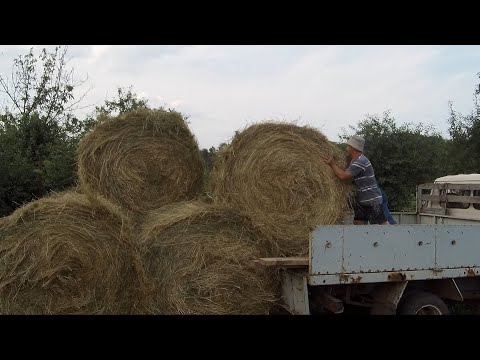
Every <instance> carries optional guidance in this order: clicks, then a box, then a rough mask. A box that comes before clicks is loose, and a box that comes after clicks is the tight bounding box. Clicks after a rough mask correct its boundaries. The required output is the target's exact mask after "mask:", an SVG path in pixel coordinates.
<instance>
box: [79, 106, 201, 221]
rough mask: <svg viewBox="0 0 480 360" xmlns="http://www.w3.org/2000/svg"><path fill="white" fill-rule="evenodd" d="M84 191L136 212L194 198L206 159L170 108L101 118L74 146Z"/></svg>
mask: <svg viewBox="0 0 480 360" xmlns="http://www.w3.org/2000/svg"><path fill="white" fill-rule="evenodd" d="M78 162H79V179H80V182H81V184H82V186H83V187H85V188H86V191H90V192H94V193H98V194H101V195H103V196H105V197H106V198H107V199H109V200H112V201H114V202H116V203H118V204H120V205H121V206H122V207H124V208H125V209H127V210H128V211H133V212H134V213H135V214H138V213H142V212H145V211H148V210H152V209H156V208H159V207H161V206H163V205H166V204H169V203H171V202H176V201H181V200H190V199H193V198H194V197H195V196H196V195H197V194H198V193H200V192H201V190H202V184H203V173H204V163H203V159H202V157H201V155H200V151H199V148H198V144H197V140H196V139H195V137H194V135H193V134H192V133H191V132H190V130H189V128H188V126H187V124H186V122H185V121H184V119H183V117H182V116H181V115H180V114H179V113H177V112H174V111H165V110H150V109H139V110H136V111H131V112H128V113H125V114H122V115H120V116H118V117H115V118H110V117H105V118H103V119H101V121H100V122H99V124H98V125H97V126H96V127H95V128H94V129H93V130H92V131H91V132H90V133H89V134H87V135H86V136H85V137H84V138H83V139H82V141H81V142H80V144H79V147H78Z"/></svg>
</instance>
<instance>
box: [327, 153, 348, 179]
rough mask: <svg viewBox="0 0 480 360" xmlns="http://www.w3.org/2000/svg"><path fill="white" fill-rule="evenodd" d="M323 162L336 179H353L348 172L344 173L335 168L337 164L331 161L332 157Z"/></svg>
mask: <svg viewBox="0 0 480 360" xmlns="http://www.w3.org/2000/svg"><path fill="white" fill-rule="evenodd" d="M324 161H325V163H326V164H328V165H330V167H331V168H332V170H333V172H334V173H335V175H337V177H338V178H339V179H340V180H348V179H351V178H352V177H353V175H352V174H351V173H349V172H348V171H344V170H342V169H340V168H339V167H338V166H337V164H335V161H333V157H331V158H329V159H327V160H324Z"/></svg>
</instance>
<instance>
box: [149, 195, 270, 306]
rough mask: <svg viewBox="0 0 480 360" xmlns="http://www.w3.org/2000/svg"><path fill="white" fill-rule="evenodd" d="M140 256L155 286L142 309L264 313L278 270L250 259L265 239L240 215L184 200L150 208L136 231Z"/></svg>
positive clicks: (257, 254) (262, 250)
mask: <svg viewBox="0 0 480 360" xmlns="http://www.w3.org/2000/svg"><path fill="white" fill-rule="evenodd" d="M141 244H142V245H143V248H144V253H143V256H142V257H143V261H144V264H145V267H146V274H147V276H149V277H151V281H152V282H153V283H154V286H155V288H156V291H155V292H154V293H152V297H151V300H150V305H149V306H148V307H147V309H146V311H145V312H146V313H153V314H166V315H171V314H203V315H222V314H266V313H268V312H269V310H270V309H271V308H272V307H274V306H275V301H276V300H277V297H278V296H277V291H278V289H279V287H278V280H277V275H276V274H275V273H273V272H271V271H268V270H267V269H264V268H262V267H261V266H258V265H255V264H254V263H253V260H255V259H257V258H259V257H262V256H266V255H268V249H267V248H266V244H262V240H261V237H259V234H258V233H257V232H256V231H255V229H254V227H253V226H252V224H251V223H250V221H249V220H248V219H247V218H245V217H244V216H242V215H240V214H237V213H234V212H233V211H230V210H225V209H223V208H220V207H218V206H214V205H211V204H206V203H200V202H184V203H176V204H171V205H168V206H165V207H164V208H162V209H158V210H155V211H152V212H151V213H150V214H148V215H147V217H146V218H145V222H144V223H143V227H142V231H141Z"/></svg>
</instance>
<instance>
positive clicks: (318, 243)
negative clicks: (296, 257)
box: [310, 226, 344, 274]
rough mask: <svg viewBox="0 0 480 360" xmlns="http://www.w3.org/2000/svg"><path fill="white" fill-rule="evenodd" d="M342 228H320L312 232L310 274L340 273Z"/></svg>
mask: <svg viewBox="0 0 480 360" xmlns="http://www.w3.org/2000/svg"><path fill="white" fill-rule="evenodd" d="M343 229H344V227H343V226H320V227H319V228H318V229H317V231H314V232H313V236H312V241H311V247H310V257H311V261H310V267H311V269H310V273H311V274H336V273H341V272H342V252H343Z"/></svg>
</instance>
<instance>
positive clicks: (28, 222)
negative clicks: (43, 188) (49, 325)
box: [0, 192, 147, 314]
mask: <svg viewBox="0 0 480 360" xmlns="http://www.w3.org/2000/svg"><path fill="white" fill-rule="evenodd" d="M129 231H130V225H129V223H128V220H127V219H126V218H125V217H124V216H123V214H122V213H121V212H120V211H119V210H118V209H117V208H116V206H114V205H112V204H111V203H109V202H108V201H106V200H104V199H100V198H98V199H89V198H87V196H85V195H81V194H77V193H74V192H72V193H64V194H62V195H53V196H50V197H45V198H42V199H40V200H37V201H35V202H31V203H29V204H27V205H25V206H23V207H21V208H19V209H17V210H16V211H15V212H14V213H13V214H12V215H10V216H8V217H6V218H5V219H4V220H2V221H1V222H0V313H1V314H130V313H133V312H134V311H135V308H136V307H137V305H138V303H141V301H142V299H143V298H142V294H143V293H142V292H143V291H145V292H146V291H147V290H146V289H144V287H143V286H144V285H145V282H144V277H143V276H144V275H143V269H142V265H141V262H140V261H141V260H140V256H139V252H138V251H137V250H136V249H135V247H134V246H133V244H132V243H131V241H130V239H129V236H130V234H129Z"/></svg>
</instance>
